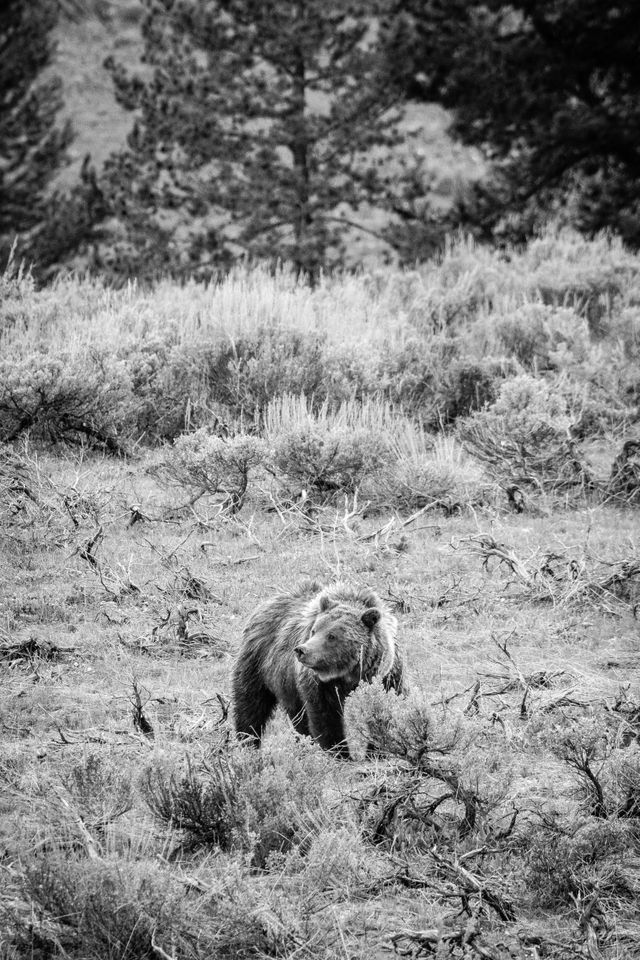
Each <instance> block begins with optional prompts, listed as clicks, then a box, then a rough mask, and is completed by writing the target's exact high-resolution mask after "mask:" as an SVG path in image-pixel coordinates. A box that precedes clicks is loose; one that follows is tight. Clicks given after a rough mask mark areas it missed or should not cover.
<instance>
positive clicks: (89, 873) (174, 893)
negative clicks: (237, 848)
mask: <svg viewBox="0 0 640 960" xmlns="http://www.w3.org/2000/svg"><path fill="white" fill-rule="evenodd" d="M218 874H219V875H217V876H216V874H215V873H214V875H213V877H212V878H211V880H212V881H213V882H212V883H211V889H210V891H209V894H208V895H207V896H206V897H202V896H201V897H199V898H198V899H197V900H194V899H193V898H192V897H188V896H185V886H184V878H183V877H175V876H173V875H172V873H171V871H170V870H169V869H167V866H166V863H164V862H162V858H155V859H151V858H150V857H149V858H144V859H140V860H137V861H136V860H132V859H125V858H113V859H89V860H88V859H86V858H81V857H78V856H77V855H76V854H70V851H69V850H68V849H65V848H64V847H60V846H58V847H56V846H55V845H49V849H48V851H47V852H46V853H45V854H42V855H34V854H31V855H30V856H28V857H25V863H24V883H23V886H24V891H23V896H24V898H25V900H26V902H27V903H28V904H29V909H28V910H26V911H25V910H21V909H20V904H19V902H18V901H17V900H14V901H13V903H11V902H9V903H8V904H7V905H5V904H2V905H0V914H1V915H2V928H3V945H4V946H5V947H6V948H8V949H9V950H10V949H11V947H14V948H15V950H16V951H17V952H16V953H15V954H14V953H12V952H8V953H7V954H6V955H7V956H8V957H9V956H33V957H35V956H43V957H44V956H51V957H53V956H60V955H62V956H65V957H69V958H72V960H85V958H87V957H104V958H109V960H154V958H157V957H159V956H160V957H162V956H172V957H175V958H176V960H209V958H211V957H220V958H221V960H250V958H253V957H256V956H263V957H270V956H274V957H276V956H286V955H287V954H288V952H289V951H290V950H292V949H293V948H294V945H295V944H296V943H297V937H296V934H297V932H298V931H297V929H296V925H295V920H296V918H295V916H292V917H286V922H283V920H282V919H281V917H280V916H278V915H277V914H276V913H275V911H274V910H273V908H270V904H269V902H268V897H265V894H264V892H262V895H261V896H259V895H258V892H257V891H254V890H253V889H252V888H251V887H250V886H249V884H248V883H247V882H246V881H243V879H242V877H241V876H239V875H238V871H234V870H233V868H231V869H230V867H229V864H226V863H225V864H222V865H220V867H219V869H218ZM2 907H5V909H2ZM292 913H293V911H292Z"/></svg>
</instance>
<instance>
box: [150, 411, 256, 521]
mask: <svg viewBox="0 0 640 960" xmlns="http://www.w3.org/2000/svg"><path fill="white" fill-rule="evenodd" d="M268 454H269V448H268V445H267V443H266V442H265V441H264V440H261V439H260V438H259V437H254V436H251V435H250V434H244V433H239V434H237V435H236V436H235V437H218V436H212V435H211V434H210V433H209V431H208V430H207V428H206V427H201V428H200V429H199V430H196V431H195V432H194V433H189V434H184V435H183V436H181V437H178V439H177V440H176V441H175V443H174V444H173V446H172V447H169V448H167V449H166V450H165V451H164V453H163V454H162V456H161V458H160V459H159V460H158V462H157V463H156V464H155V465H154V467H153V468H152V472H153V474H154V476H155V477H156V479H157V480H159V481H160V482H161V483H164V484H167V485H170V486H180V487H185V488H186V489H187V490H189V491H190V492H191V495H192V497H193V499H194V501H195V500H196V499H198V498H199V497H201V496H203V495H204V494H205V493H206V494H209V495H211V496H215V495H217V494H222V497H223V501H222V502H223V503H224V504H225V505H226V506H229V507H230V508H231V510H232V511H233V512H237V511H238V510H240V509H241V508H242V505H243V504H244V501H245V497H246V495H247V489H248V486H249V476H250V474H251V473H252V472H253V470H255V469H256V468H257V467H259V466H260V465H261V464H263V463H264V462H265V461H266V459H267V456H268Z"/></svg>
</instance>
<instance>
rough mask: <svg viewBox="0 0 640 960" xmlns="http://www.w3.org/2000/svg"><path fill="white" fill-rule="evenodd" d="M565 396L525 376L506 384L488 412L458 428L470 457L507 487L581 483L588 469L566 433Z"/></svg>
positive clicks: (480, 413) (569, 434)
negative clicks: (511, 484)
mask: <svg viewBox="0 0 640 960" xmlns="http://www.w3.org/2000/svg"><path fill="white" fill-rule="evenodd" d="M571 425H572V419H571V416H570V415H569V412H568V408H567V403H566V400H565V398H564V397H563V396H562V394H560V393H559V392H558V391H556V390H554V389H553V388H552V387H551V386H550V385H549V384H548V383H547V382H545V381H544V380H538V379H536V378H534V377H531V376H529V375H528V374H523V375H522V376H519V377H513V378H512V379H510V380H506V381H505V383H504V384H503V385H502V387H501V389H500V395H499V397H498V399H497V400H496V402H495V403H493V404H492V405H491V406H490V407H489V408H488V409H487V410H483V411H479V412H477V413H474V414H472V416H471V417H469V418H468V419H466V420H464V421H462V422H461V423H460V424H459V428H458V435H459V437H460V438H461V440H462V442H463V444H464V445H465V447H466V448H467V449H468V450H469V452H470V453H472V454H473V456H475V457H477V458H478V459H479V460H482V461H483V462H485V463H487V464H489V465H490V466H491V469H492V471H493V472H494V473H495V474H496V475H497V476H498V477H500V478H503V479H506V480H509V481H510V482H512V483H524V484H533V485H535V486H537V487H539V488H543V487H544V486H549V485H550V486H552V487H556V486H564V485H572V484H586V483H588V482H589V481H590V477H589V473H588V470H587V468H586V466H585V464H584V462H583V459H582V457H581V455H580V454H579V452H578V450H577V448H576V445H575V442H574V441H573V439H572V436H571V433H570V427H571Z"/></svg>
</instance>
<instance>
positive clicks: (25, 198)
mask: <svg viewBox="0 0 640 960" xmlns="http://www.w3.org/2000/svg"><path fill="white" fill-rule="evenodd" d="M58 13H59V10H58V4H57V2H56V0H30V2H28V3H27V2H24V0H4V2H3V3H2V4H0V263H2V262H6V259H7V257H8V254H9V251H10V249H11V247H12V245H13V244H14V242H15V241H16V240H17V245H16V255H17V256H18V257H22V256H25V257H27V258H28V257H30V256H31V255H33V253H34V251H35V250H37V249H38V246H39V240H40V232H41V230H42V229H43V227H44V225H45V223H46V220H47V218H48V214H49V213H50V210H51V207H50V203H51V198H50V195H49V189H50V185H51V181H52V179H53V178H54V177H55V174H56V172H57V170H58V168H59V167H60V166H61V164H63V163H64V162H65V161H66V151H67V147H68V145H69V143H70V141H71V139H72V133H71V127H70V124H69V123H68V122H67V123H63V124H61V125H58V123H57V115H58V112H59V110H60V108H61V106H62V97H61V83H60V80H59V79H58V78H55V77H51V76H49V77H47V78H46V79H44V78H43V76H42V71H43V70H44V69H45V68H46V67H48V66H49V65H50V63H51V60H52V56H53V52H54V49H55V45H54V42H53V39H52V33H51V31H52V30H53V27H54V26H55V24H56V20H57V17H58Z"/></svg>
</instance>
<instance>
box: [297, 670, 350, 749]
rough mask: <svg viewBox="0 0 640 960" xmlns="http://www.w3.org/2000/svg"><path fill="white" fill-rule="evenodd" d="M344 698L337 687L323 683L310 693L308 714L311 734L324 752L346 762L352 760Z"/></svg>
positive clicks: (307, 703)
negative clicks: (345, 718) (346, 728)
mask: <svg viewBox="0 0 640 960" xmlns="http://www.w3.org/2000/svg"><path fill="white" fill-rule="evenodd" d="M343 708H344V698H343V697H342V696H341V694H340V691H339V690H338V689H337V688H336V686H335V685H333V684H331V683H321V684H318V685H317V687H316V688H315V689H314V690H312V691H309V692H308V695H307V700H306V712H307V718H308V721H309V733H310V734H311V736H312V737H313V739H314V740H315V741H316V743H318V744H320V746H321V747H322V749H323V750H330V751H331V752H332V753H333V754H335V755H336V756H338V757H342V758H343V759H345V760H349V759H350V758H351V756H350V753H349V747H348V746H347V740H346V736H345V731H344V709H343Z"/></svg>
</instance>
